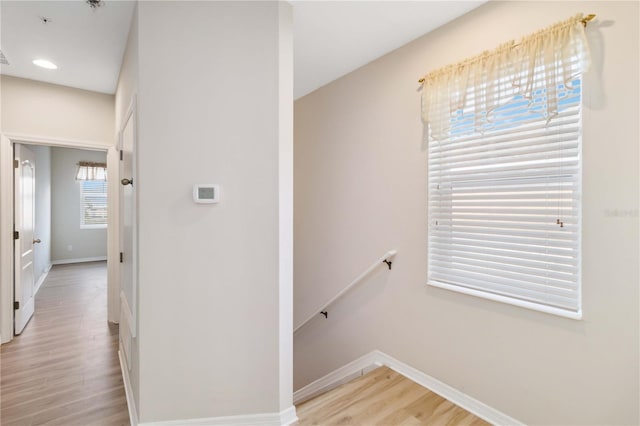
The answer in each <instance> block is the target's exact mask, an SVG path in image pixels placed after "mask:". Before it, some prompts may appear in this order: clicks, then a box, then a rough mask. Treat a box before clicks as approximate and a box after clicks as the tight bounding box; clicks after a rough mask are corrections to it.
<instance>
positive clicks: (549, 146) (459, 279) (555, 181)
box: [428, 57, 581, 318]
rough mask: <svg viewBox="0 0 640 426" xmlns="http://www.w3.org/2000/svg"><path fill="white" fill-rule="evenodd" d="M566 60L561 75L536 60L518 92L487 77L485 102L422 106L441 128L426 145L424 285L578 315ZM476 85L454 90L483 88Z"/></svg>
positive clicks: (573, 121)
mask: <svg viewBox="0 0 640 426" xmlns="http://www.w3.org/2000/svg"><path fill="white" fill-rule="evenodd" d="M551 65H552V66H553V64H551ZM547 66H549V64H547ZM564 66H565V67H566V66H567V64H564ZM569 66H570V67H571V68H574V71H575V72H574V73H573V76H574V77H573V78H571V79H570V80H568V81H564V80H563V78H562V75H561V74H562V73H558V75H557V78H556V79H554V80H553V81H548V79H547V78H545V70H544V66H542V67H539V68H536V70H535V71H536V73H534V74H535V75H534V78H533V90H532V91H531V92H530V95H529V96H527V97H525V96H523V95H522V94H519V90H518V89H519V88H518V87H514V86H513V81H514V80H515V78H502V79H500V80H498V81H494V82H492V83H491V84H493V85H495V86H494V87H492V88H491V90H492V93H498V94H499V95H500V98H498V99H495V100H494V102H493V103H492V105H498V106H497V107H495V108H494V109H493V110H491V111H480V110H474V109H473V106H474V105H486V103H482V102H476V103H474V102H467V103H466V105H467V106H465V107H464V108H463V109H459V110H457V111H451V109H450V103H449V102H442V105H441V107H440V108H435V109H433V110H432V111H431V116H432V118H431V120H449V121H448V122H447V125H446V126H445V128H447V129H448V134H447V135H446V137H444V138H439V139H437V140H436V139H430V140H429V145H428V155H429V160H428V161H429V173H428V188H429V198H428V202H429V206H428V207H429V209H428V212H429V213H428V214H429V236H428V262H429V263H428V271H429V272H428V283H429V284H430V285H434V286H438V287H443V288H447V289H451V290H455V291H460V292H464V293H468V294H473V295H476V296H481V297H485V298H489V299H493V300H498V301H503V302H507V303H511V304H515V305H520V306H524V307H529V308H532V309H537V310H541V311H545V312H551V313H556V314H559V315H563V316H567V317H572V318H580V317H581V304H580V300H581V297H580V181H581V79H580V60H579V58H578V57H576V58H575V61H572V62H571V63H570V64H569ZM537 71H539V72H537ZM548 75H549V73H548V70H547V72H546V76H547V77H548ZM514 77H517V76H514ZM550 84H551V85H553V88H554V89H555V90H556V93H555V96H554V101H556V102H557V107H555V108H554V109H553V111H554V114H553V116H549V108H548V102H549V100H548V99H547V92H548V87H549V85H550ZM486 86H487V83H484V84H483V85H480V86H478V85H470V86H469V88H468V91H467V92H466V93H464V95H466V97H467V99H471V100H473V98H474V97H478V96H483V93H484V92H485V89H486ZM496 87H499V90H496ZM469 105H471V107H468V106H469Z"/></svg>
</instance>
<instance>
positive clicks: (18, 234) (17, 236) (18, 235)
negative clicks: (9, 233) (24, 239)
mask: <svg viewBox="0 0 640 426" xmlns="http://www.w3.org/2000/svg"><path fill="white" fill-rule="evenodd" d="M13 239H14V240H19V239H20V233H19V232H18V231H13Z"/></svg>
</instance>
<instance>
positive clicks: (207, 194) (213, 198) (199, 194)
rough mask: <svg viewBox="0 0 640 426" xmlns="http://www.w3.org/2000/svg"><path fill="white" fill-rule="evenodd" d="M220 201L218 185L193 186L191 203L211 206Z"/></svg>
mask: <svg viewBox="0 0 640 426" xmlns="http://www.w3.org/2000/svg"><path fill="white" fill-rule="evenodd" d="M218 201H220V185H213V184H196V185H193V202H194V203H198V204H213V203H217V202H218Z"/></svg>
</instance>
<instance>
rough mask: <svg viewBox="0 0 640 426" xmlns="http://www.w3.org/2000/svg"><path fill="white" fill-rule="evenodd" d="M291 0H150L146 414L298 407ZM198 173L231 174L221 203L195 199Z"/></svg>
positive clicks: (142, 255) (141, 157)
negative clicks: (284, 256) (283, 256)
mask: <svg viewBox="0 0 640 426" xmlns="http://www.w3.org/2000/svg"><path fill="white" fill-rule="evenodd" d="M283 7H284V8H285V9H286V8H289V7H290V6H289V5H288V4H283V5H279V4H278V2H140V3H138V15H137V20H138V22H137V24H138V27H137V29H138V40H139V41H138V67H139V68H138V73H137V81H138V93H137V106H138V150H137V156H138V161H137V165H138V170H137V177H136V180H137V183H136V185H137V187H136V191H137V195H138V241H139V246H138V248H139V250H138V251H139V258H138V274H139V281H138V291H139V299H138V300H139V305H138V307H139V309H138V327H139V328H138V335H139V339H138V343H139V391H138V392H139V397H138V402H139V405H138V412H139V416H140V421H141V422H151V421H159V420H171V419H189V418H207V417H220V416H230V415H246V414H254V413H278V412H280V411H281V407H284V406H288V407H291V404H292V395H291V383H290V382H289V383H287V384H285V383H282V381H283V379H284V378H286V377H289V379H290V377H291V368H292V367H291V343H290V342H291V327H290V323H291V316H290V315H291V314H290V312H291V290H292V288H291V286H292V284H291V275H292V272H291V269H292V263H291V256H290V257H289V261H288V262H287V261H286V260H285V261H280V257H279V252H280V249H281V248H282V249H283V252H286V250H287V248H286V247H284V246H283V245H284V244H287V242H286V238H287V232H286V231H285V230H283V229H282V227H287V226H288V227H289V231H288V234H289V242H288V247H289V250H291V241H290V239H291V227H292V223H291V220H290V219H289V220H288V221H287V220H286V219H285V220H283V221H282V222H280V218H281V217H284V218H286V217H287V215H289V216H291V215H292V213H291V202H289V203H288V204H287V197H288V199H289V200H291V197H292V187H291V182H292V179H291V169H292V155H291V145H292V138H291V136H292V132H291V123H292V118H291V113H292V109H291V102H292V95H291V92H292V79H291V77H290V76H291V70H290V69H288V70H283V71H281V70H280V67H283V66H289V67H291V61H290V58H289V60H288V61H287V60H286V59H284V58H280V53H279V47H283V46H282V44H283V43H284V42H285V41H286V40H283V38H287V36H286V35H285V34H283V32H285V31H286V33H287V34H289V32H290V28H289V26H290V11H289V13H288V17H287V16H284V15H287V14H286V13H284V14H283V15H282V16H281V15H280V12H282V10H281V8H283ZM134 19H136V18H134ZM281 26H282V27H281ZM185 28H188V31H185ZM289 40H290V34H289ZM290 50H291V48H290V46H289V47H288V49H285V52H288V54H289V55H290ZM168 54H169V57H170V59H169V60H167V57H168V56H167V55H168ZM284 76H289V77H284ZM135 79H136V78H135V77H134V78H132V79H130V80H129V82H128V84H135V82H133V80H135ZM285 85H286V87H287V88H286V90H280V89H282V88H283V87H284V86H285ZM280 101H282V105H283V106H281V105H280ZM123 104H126V101H125V100H124V98H123ZM287 113H288V117H287V118H285V119H282V120H281V118H282V117H281V114H287ZM287 123H288V128H286V126H287ZM281 125H282V126H285V128H283V129H280V126H281ZM287 173H289V175H288V176H289V177H288V178H287ZM287 182H288V188H287ZM195 183H218V184H220V185H221V194H222V195H221V201H220V203H219V204H217V205H197V204H194V203H193V201H192V195H191V191H192V187H193V184H195ZM286 191H288V193H287V192H286ZM281 196H282V197H283V198H282V199H281V198H280V197H281ZM283 209H284V211H283ZM287 209H288V210H287ZM287 277H289V278H288V281H287ZM285 293H286V294H285ZM287 295H288V297H289V299H288V300H287ZM281 296H282V297H281ZM280 312H289V318H288V319H287V318H282V317H281V315H280ZM283 324H288V327H284V328H286V330H283ZM287 342H289V343H288V344H287ZM132 381H133V380H132Z"/></svg>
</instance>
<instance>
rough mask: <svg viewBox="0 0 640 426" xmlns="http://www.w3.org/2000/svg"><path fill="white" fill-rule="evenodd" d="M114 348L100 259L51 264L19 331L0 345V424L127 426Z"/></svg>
mask: <svg viewBox="0 0 640 426" xmlns="http://www.w3.org/2000/svg"><path fill="white" fill-rule="evenodd" d="M117 351H118V329H117V326H114V325H109V323H108V322H107V268H106V262H91V263H82V264H70V265H57V266H54V267H53V268H52V270H51V271H50V272H49V275H48V277H47V279H46V281H45V283H44V284H43V287H42V288H41V289H40V291H39V292H38V295H37V296H36V312H35V314H34V316H33V318H32V319H31V321H30V322H29V324H28V325H27V327H26V328H25V330H24V332H23V333H22V335H20V336H18V337H16V338H14V340H13V341H12V342H11V343H8V344H5V345H2V347H1V355H0V361H1V363H0V365H1V372H0V423H1V424H2V426H10V425H16V426H17V425H19V426H32V425H42V424H47V425H65V426H76V425H77V426H87V425H101V426H102V425H104V426H107V425H109V426H111V425H113V426H117V425H129V415H128V411H127V403H126V399H125V393H124V386H123V382H122V376H121V373H120V364H119V362H118V352H117Z"/></svg>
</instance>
